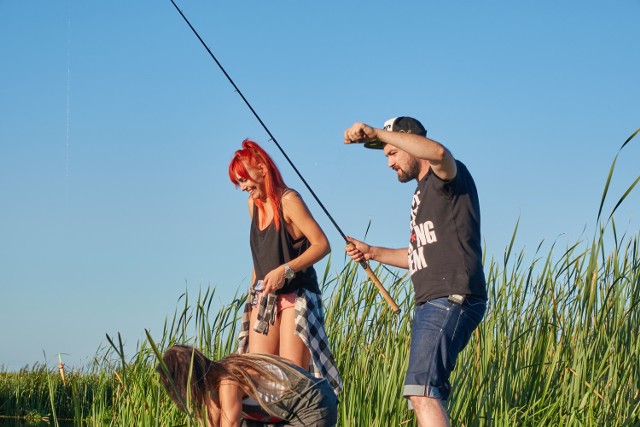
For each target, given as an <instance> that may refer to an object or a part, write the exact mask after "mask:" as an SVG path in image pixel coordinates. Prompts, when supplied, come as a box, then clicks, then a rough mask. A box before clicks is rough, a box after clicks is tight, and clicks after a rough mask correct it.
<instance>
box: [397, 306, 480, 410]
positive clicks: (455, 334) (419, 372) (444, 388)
mask: <svg viewBox="0 0 640 427" xmlns="http://www.w3.org/2000/svg"><path fill="white" fill-rule="evenodd" d="M486 307H487V302H486V300H484V299H482V298H477V297H473V296H467V297H466V298H465V300H464V302H463V303H462V304H460V305H458V304H456V303H453V302H451V301H449V300H448V299H447V298H436V299H434V300H431V301H427V302H425V303H424V304H421V305H418V306H417V307H416V309H415V314H414V317H413V324H412V328H411V353H410V355H409V368H408V370H407V376H406V378H405V383H404V391H403V395H404V396H405V397H409V396H427V397H434V398H437V399H440V400H447V399H448V398H449V394H450V392H451V384H450V383H449V376H450V375H451V372H452V371H453V368H454V367H455V364H456V359H457V358H458V354H459V353H460V352H461V351H462V349H463V348H464V347H465V346H466V345H467V343H468V342H469V338H470V337H471V334H472V333H473V331H474V330H475V329H476V328H477V327H478V324H479V323H480V321H481V320H482V317H483V316H484V312H485V310H486Z"/></svg>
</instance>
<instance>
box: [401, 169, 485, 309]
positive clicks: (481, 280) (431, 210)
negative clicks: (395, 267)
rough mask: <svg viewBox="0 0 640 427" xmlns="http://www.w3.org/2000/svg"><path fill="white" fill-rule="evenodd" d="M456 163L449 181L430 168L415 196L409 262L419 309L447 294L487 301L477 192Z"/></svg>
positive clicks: (466, 172)
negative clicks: (455, 168) (421, 304)
mask: <svg viewBox="0 0 640 427" xmlns="http://www.w3.org/2000/svg"><path fill="white" fill-rule="evenodd" d="M456 164H457V169H458V171H457V174H456V176H455V178H453V179H452V180H451V181H443V180H441V179H440V178H438V176H436V175H435V174H434V173H433V172H432V171H431V169H430V170H429V172H428V173H427V175H426V176H425V177H424V178H423V179H422V180H420V181H419V182H418V186H417V188H416V191H415V193H414V195H413V200H412V203H411V223H410V242H409V253H408V257H409V271H410V274H411V280H412V282H413V287H414V290H415V293H416V303H418V304H419V303H423V302H425V301H430V300H432V299H434V298H441V297H446V296H448V295H451V294H461V295H473V296H478V297H481V298H485V299H486V298H487V289H486V281H485V276H484V271H483V269H482V243H481V239H480V202H479V200H478V192H477V190H476V185H475V182H474V181H473V177H472V176H471V174H470V173H469V171H468V170H467V168H466V166H465V165H464V164H463V163H462V162H460V161H456Z"/></svg>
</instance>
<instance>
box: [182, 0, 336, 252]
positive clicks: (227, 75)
mask: <svg viewBox="0 0 640 427" xmlns="http://www.w3.org/2000/svg"><path fill="white" fill-rule="evenodd" d="M171 3H173V6H174V7H175V8H176V10H177V11H178V13H180V16H182V19H184V21H185V22H186V23H187V25H188V26H189V28H191V31H193V34H195V35H196V37H197V38H198V40H200V43H202V46H204V48H205V49H206V50H207V52H209V55H210V56H211V58H213V60H214V61H215V62H216V64H217V65H218V67H219V68H220V70H221V71H222V72H223V73H224V75H225V77H226V78H227V80H229V83H231V85H232V86H233V87H234V89H235V90H236V92H238V95H240V97H241V98H242V100H243V101H244V103H245V104H247V107H249V109H250V110H251V112H252V113H253V115H254V116H255V118H256V119H258V122H260V124H261V125H262V128H263V129H264V130H265V132H267V134H268V135H269V138H271V141H273V143H274V144H276V147H278V149H279V150H280V152H281V153H282V155H283V156H284V158H285V159H287V162H289V164H290V165H291V167H292V168H293V170H294V171H295V173H296V174H297V175H298V177H299V178H300V179H301V180H302V182H303V183H304V185H305V187H307V190H309V192H310V193H311V195H312V196H313V198H314V199H315V200H316V202H318V205H320V207H321V208H322V210H323V211H324V213H325V214H326V215H327V217H329V220H330V221H331V223H332V224H333V226H334V227H335V228H336V230H338V233H340V235H341V236H342V238H343V239H344V240H345V241H348V240H347V236H346V235H345V234H344V233H343V231H342V229H341V228H340V226H339V225H338V224H337V223H336V221H335V220H334V219H333V217H332V216H331V214H330V213H329V211H328V210H327V208H325V207H324V205H323V204H322V202H321V201H320V199H319V198H318V196H316V193H315V192H314V191H313V190H312V189H311V186H310V185H309V184H308V183H307V180H306V179H304V177H303V176H302V174H301V173H300V171H298V168H296V165H294V164H293V162H292V161H291V159H290V158H289V156H287V153H285V151H284V150H283V149H282V147H281V146H280V144H279V143H278V141H277V140H276V138H275V137H274V136H273V134H272V133H271V131H270V130H269V128H267V126H266V125H265V124H264V122H263V121H262V119H261V118H260V116H259V115H258V113H256V110H254V109H253V107H252V106H251V104H250V103H249V101H247V98H245V96H244V95H243V93H242V91H241V90H240V89H239V88H238V86H236V84H235V82H234V81H233V79H232V78H231V76H230V75H229V74H228V73H227V71H226V70H225V69H224V67H223V66H222V64H221V63H220V61H218V59H217V58H216V56H215V55H214V54H213V52H211V49H209V46H207V44H206V43H205V42H204V40H202V37H200V34H198V32H197V31H196V29H195V28H193V25H191V22H189V20H188V19H187V17H186V16H184V13H182V10H180V8H179V7H178V5H177V4H176V2H175V1H173V0H171Z"/></svg>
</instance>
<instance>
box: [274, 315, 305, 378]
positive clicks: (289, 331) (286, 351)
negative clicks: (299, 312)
mask: <svg viewBox="0 0 640 427" xmlns="http://www.w3.org/2000/svg"><path fill="white" fill-rule="evenodd" d="M278 319H279V320H280V356H282V357H284V358H285V359H288V360H290V361H291V362H293V363H295V364H296V365H298V366H300V367H301V368H303V369H307V370H308V369H309V361H310V360H311V354H310V353H309V349H308V348H307V346H306V345H305V344H304V342H303V341H302V340H301V339H300V337H299V336H297V335H296V334H295V330H296V310H295V308H294V307H291V308H286V309H284V310H282V312H280V314H279V316H278Z"/></svg>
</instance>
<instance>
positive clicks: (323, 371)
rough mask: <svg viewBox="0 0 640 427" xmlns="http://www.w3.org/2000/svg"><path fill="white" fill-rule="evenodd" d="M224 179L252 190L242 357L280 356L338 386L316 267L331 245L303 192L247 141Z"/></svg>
mask: <svg viewBox="0 0 640 427" xmlns="http://www.w3.org/2000/svg"><path fill="white" fill-rule="evenodd" d="M229 178H230V179H231V182H232V183H233V184H235V185H236V187H238V188H240V189H241V190H242V191H246V192H247V193H249V199H248V202H247V203H248V208H249V216H250V217H251V229H250V245H251V254H252V257H253V271H252V275H251V276H252V277H251V286H250V292H249V298H248V301H247V306H246V309H245V313H244V315H243V319H242V327H241V331H240V335H239V341H240V343H239V344H240V345H239V349H238V352H239V353H241V354H242V353H245V352H249V353H266V354H274V355H278V356H281V357H283V358H285V359H288V360H290V361H291V362H293V363H295V364H296V365H298V366H300V367H302V368H304V369H310V370H311V372H312V373H314V375H316V376H318V377H324V378H327V379H328V380H329V382H330V383H331V385H332V386H333V388H334V390H335V392H336V394H337V393H338V392H339V391H340V390H341V388H342V382H341V379H340V375H339V373H338V370H337V368H336V366H335V363H334V360H333V355H332V353H331V350H330V349H329V345H328V340H327V336H326V333H325V330H324V313H323V309H322V299H321V297H320V287H319V286H318V279H317V275H316V272H315V269H314V268H313V264H314V263H316V262H318V261H320V260H321V259H322V258H323V257H324V256H326V255H327V254H328V253H329V251H330V247H329V241H328V240H327V237H326V236H325V234H324V232H323V231H322V229H321V228H320V226H319V225H318V223H317V222H316V221H315V219H314V218H313V216H312V215H311V212H309V209H308V208H307V206H306V205H305V203H304V201H303V200H302V198H301V197H300V195H299V194H298V193H297V192H296V191H294V190H292V189H290V188H288V187H287V186H286V185H285V183H284V180H283V179H282V175H281V174H280V171H279V170H278V168H277V167H276V165H275V163H274V162H273V160H272V159H271V157H269V155H268V154H267V153H266V152H265V151H264V150H263V149H262V147H260V146H259V145H258V144H257V143H255V142H253V141H251V140H249V139H245V140H244V141H243V142H242V149H240V150H238V151H236V152H235V154H234V156H233V159H232V160H231V163H230V164H229Z"/></svg>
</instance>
